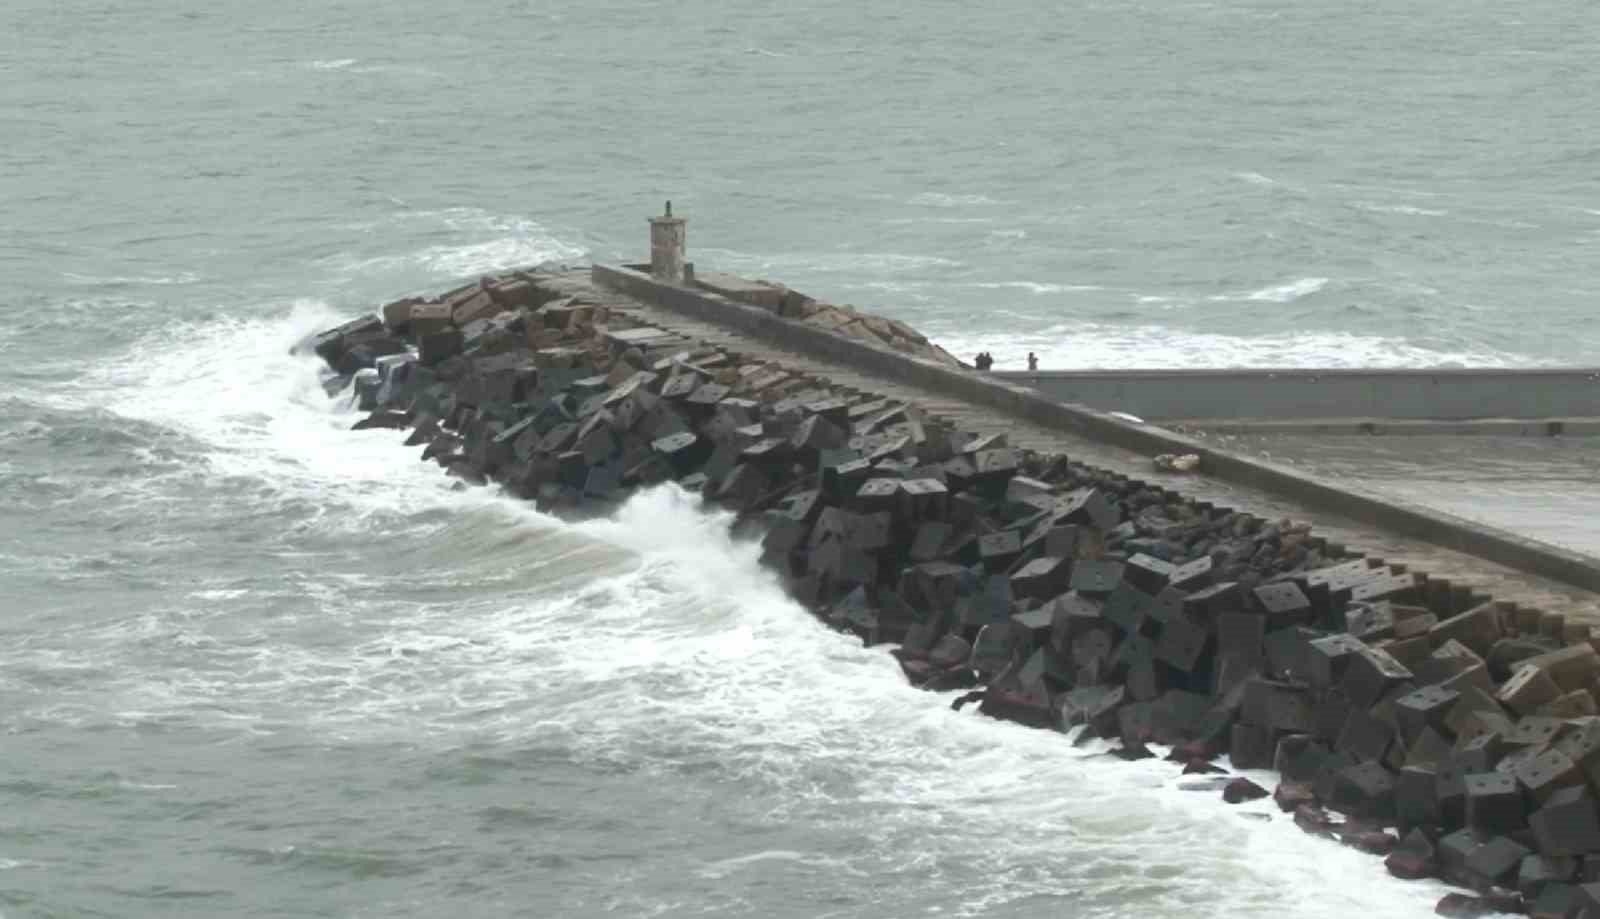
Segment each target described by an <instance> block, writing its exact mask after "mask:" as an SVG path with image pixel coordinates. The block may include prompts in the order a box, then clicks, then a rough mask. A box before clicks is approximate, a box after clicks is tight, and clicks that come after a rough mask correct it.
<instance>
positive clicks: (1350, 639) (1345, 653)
mask: <svg viewBox="0 0 1600 919" xmlns="http://www.w3.org/2000/svg"><path fill="white" fill-rule="evenodd" d="M1364 647H1365V646H1364V645H1363V644H1362V643H1361V641H1360V640H1359V639H1357V638H1356V637H1355V636H1353V635H1349V634H1346V633H1343V632H1340V633H1338V634H1335V635H1328V636H1326V637H1323V638H1317V639H1313V640H1312V641H1311V642H1309V643H1308V645H1307V651H1306V654H1305V675H1306V677H1307V679H1308V680H1309V681H1310V682H1311V685H1313V686H1317V687H1319V688H1322V689H1328V688H1331V687H1333V686H1336V685H1338V684H1339V683H1340V682H1341V681H1342V680H1343V679H1344V673H1345V669H1346V667H1347V666H1348V665H1349V663H1350V659H1351V655H1353V654H1355V653H1357V652H1359V651H1361V650H1362V649H1363V648H1364Z"/></svg>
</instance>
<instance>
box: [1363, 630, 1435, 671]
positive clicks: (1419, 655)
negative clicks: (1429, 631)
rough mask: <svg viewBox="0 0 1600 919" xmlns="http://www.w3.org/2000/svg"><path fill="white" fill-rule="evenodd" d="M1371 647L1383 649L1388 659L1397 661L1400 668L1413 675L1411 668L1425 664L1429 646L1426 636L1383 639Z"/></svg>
mask: <svg viewBox="0 0 1600 919" xmlns="http://www.w3.org/2000/svg"><path fill="white" fill-rule="evenodd" d="M1372 647H1375V648H1381V649H1383V650H1384V651H1386V652H1387V653H1388V654H1389V656H1390V657H1392V658H1394V659H1395V660H1397V661H1399V662H1400V666H1402V667H1404V668H1406V669H1407V670H1412V672H1413V674H1415V671H1414V670H1413V668H1415V667H1417V666H1419V665H1421V664H1424V663H1426V662H1427V660H1428V653H1429V650H1430V647H1431V646H1430V645H1429V644H1428V637H1427V636H1426V635H1419V636H1417V637H1415V638H1406V639H1398V638H1385V639H1383V640H1382V641H1379V642H1376V643H1374V644H1373V645H1372Z"/></svg>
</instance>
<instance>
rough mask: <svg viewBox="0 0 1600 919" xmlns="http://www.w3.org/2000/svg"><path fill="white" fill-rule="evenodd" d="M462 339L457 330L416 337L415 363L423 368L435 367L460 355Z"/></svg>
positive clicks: (445, 330)
mask: <svg viewBox="0 0 1600 919" xmlns="http://www.w3.org/2000/svg"><path fill="white" fill-rule="evenodd" d="M461 346H462V338H461V332H460V330H458V329H452V328H446V329H440V330H439V331H437V332H429V333H427V334H424V335H419V336H417V361H418V362H419V363H421V364H422V365H423V366H424V367H435V366H438V365H439V364H442V363H444V361H446V360H447V359H449V358H452V357H455V356H456V355H458V354H460V353H461Z"/></svg>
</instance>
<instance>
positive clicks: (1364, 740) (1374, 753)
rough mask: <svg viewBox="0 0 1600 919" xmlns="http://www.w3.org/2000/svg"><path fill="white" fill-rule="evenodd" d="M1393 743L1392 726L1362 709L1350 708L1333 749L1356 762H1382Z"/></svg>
mask: <svg viewBox="0 0 1600 919" xmlns="http://www.w3.org/2000/svg"><path fill="white" fill-rule="evenodd" d="M1392 743H1394V726H1393V725H1391V724H1389V722H1387V721H1385V720H1383V719H1382V718H1379V717H1377V716H1375V715H1373V714H1372V713H1371V712H1369V711H1367V710H1366V709H1364V708H1352V709H1351V710H1350V713H1349V715H1348V716H1346V718H1345V722H1344V728H1343V729H1342V730H1341V731H1340V732H1339V738H1338V740H1337V741H1335V742H1334V745H1333V746H1334V749H1335V750H1339V751H1340V752H1342V753H1346V754H1349V756H1350V757H1351V758H1352V759H1354V760H1356V761H1358V762H1364V761H1368V760H1382V759H1383V758H1384V757H1385V756H1387V755H1388V753H1389V745H1390V744H1392Z"/></svg>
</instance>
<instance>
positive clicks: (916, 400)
mask: <svg viewBox="0 0 1600 919" xmlns="http://www.w3.org/2000/svg"><path fill="white" fill-rule="evenodd" d="M641 279H642V280H641ZM556 283H557V285H558V286H559V287H561V289H562V290H563V292H565V293H567V294H570V295H573V296H581V297H582V298H583V299H585V300H586V301H589V302H593V303H596V304H599V305H603V306H605V307H606V308H607V309H608V310H611V311H616V312H621V313H624V314H626V315H628V316H629V317H631V318H633V319H635V320H637V321H638V322H641V323H644V324H647V325H651V326H654V327H657V328H660V329H663V330H666V331H670V332H672V333H675V334H677V335H681V336H683V337H685V338H687V339H690V340H692V341H697V342H706V343H709V344H712V345H716V346H718V347H722V348H725V349H727V350H729V351H731V352H736V353H738V354H740V355H742V356H744V357H745V358H746V359H748V360H754V361H761V362H766V363H771V364H775V365H778V366H780V367H782V368H784V369H787V370H790V371H792V372H796V373H801V374H805V375H809V376H813V377H817V378H824V379H826V380H828V381H830V382H831V383H833V384H834V385H838V386H844V387H848V388H851V389H855V390H859V391H861V392H863V393H873V394H875V395H877V396H881V397H885V398H890V399H893V400H896V401H901V402H906V403H910V404H914V405H916V406H919V407H920V408H921V409H922V410H923V411H925V412H926V413H927V414H928V415H930V416H932V417H934V418H936V419H940V420H943V421H946V422H948V423H949V424H950V425H951V426H952V427H954V428H956V429H959V430H965V431H972V432H976V433H979V434H993V433H1002V432H1003V433H1005V434H1006V435H1007V437H1008V438H1009V441H1010V443H1011V444H1012V446H1016V447H1021V448H1024V449H1029V450H1036V451H1040V452H1048V453H1065V454H1066V455H1068V456H1070V457H1071V458H1073V459H1074V460H1076V461H1079V462H1083V463H1087V464H1090V465H1093V466H1098V467H1101V468H1103V469H1107V470H1110V471H1113V472H1116V473H1119V474H1122V475H1126V476H1128V477H1130V478H1136V479H1142V480H1144V481H1147V482H1151V483H1155V484H1159V485H1162V486H1164V487H1166V488H1169V489H1172V490H1174V491H1179V492H1181V493H1183V494H1185V495H1188V496H1191V497H1193V498H1196V499H1199V500H1203V501H1209V502H1211V503H1213V504H1215V505H1219V506H1226V507H1232V508H1235V509H1238V510H1241V511H1247V512H1249V513H1252V514H1255V515H1257V516H1259V517H1264V518H1271V519H1277V518H1289V519H1292V520H1296V521H1309V522H1312V523H1313V524H1314V525H1315V532H1316V533H1317V534H1318V535H1320V536H1322V537H1323V538H1325V539H1327V540H1328V541H1329V542H1333V543H1340V544H1343V545H1344V546H1346V547H1347V548H1348V549H1350V550H1352V551H1356V552H1361V553H1364V554H1366V555H1369V556H1374V557H1377V558H1381V559H1383V560H1384V561H1385V562H1387V563H1389V564H1396V563H1399V564H1404V565H1405V566H1406V567H1407V569H1408V570H1411V571H1417V572H1424V573H1426V574H1427V575H1428V576H1429V578H1430V580H1439V579H1444V580H1447V581H1449V582H1450V583H1451V584H1452V586H1453V587H1454V588H1456V589H1458V590H1459V589H1460V588H1461V587H1462V586H1466V587H1470V588H1471V590H1472V591H1473V592H1474V593H1479V594H1489V595H1492V596H1493V597H1494V598H1495V599H1497V600H1500V601H1503V602H1514V603H1516V604H1518V605H1519V606H1523V607H1534V608H1538V609H1543V610H1549V611H1552V612H1555V611H1559V612H1564V613H1566V615H1567V617H1568V620H1569V621H1574V620H1581V621H1585V622H1588V623H1590V624H1594V625H1600V594H1596V593H1595V592H1593V590H1592V589H1589V588H1590V587H1591V586H1592V583H1596V582H1600V559H1593V558H1590V557H1588V556H1583V555H1581V554H1579V553H1575V552H1570V551H1566V550H1561V549H1558V548H1557V547H1553V546H1548V547H1547V546H1543V545H1542V544H1538V543H1536V542H1534V541H1530V540H1521V539H1520V538H1518V537H1515V536H1513V535H1512V534H1509V533H1504V532H1501V531H1496V530H1493V528H1489V527H1484V528H1483V530H1484V531H1485V532H1486V533H1488V534H1489V535H1490V536H1491V537H1493V539H1499V540H1510V541H1511V542H1512V543H1514V544H1515V545H1514V546H1513V548H1515V549H1518V550H1519V551H1516V552H1512V553H1509V554H1511V555H1516V556H1517V560H1518V561H1520V560H1522V559H1524V558H1526V557H1532V558H1534V560H1535V563H1536V564H1537V563H1540V562H1541V560H1542V559H1544V558H1545V556H1546V555H1548V557H1549V558H1550V559H1553V560H1554V561H1555V562H1556V563H1559V564H1558V565H1557V566H1556V567H1557V568H1558V569H1559V570H1562V571H1566V572H1571V573H1573V575H1574V576H1571V577H1565V578H1559V579H1558V578H1555V577H1547V576H1543V575H1540V574H1535V573H1530V572H1529V571H1528V570H1526V568H1527V567H1528V566H1527V565H1519V566H1517V567H1513V566H1512V565H1507V564H1502V563H1500V562H1499V561H1496V560H1494V559H1493V558H1490V557H1484V556H1485V555H1488V554H1489V553H1483V554H1471V553H1469V552H1463V551H1457V550H1454V549H1451V548H1446V547H1444V546H1441V545H1436V544H1434V543H1432V542H1429V541H1427V540H1424V539H1418V538H1415V537H1413V536H1408V535H1405V534H1403V533H1400V532H1395V531H1394V530H1391V529H1389V528H1387V527H1383V526H1375V525H1372V524H1370V523H1363V522H1360V521H1358V520H1355V519H1352V518H1351V517H1347V516H1343V515H1341V514H1340V513H1339V512H1338V511H1337V510H1336V509H1334V508H1330V507H1329V506H1327V505H1326V503H1325V502H1326V499H1324V501H1317V502H1307V501H1302V500H1297V499H1295V498H1293V497H1287V496H1285V495H1284V494H1283V493H1282V492H1280V491H1276V490H1268V489H1264V488H1255V487H1250V486H1247V485H1243V484H1240V483H1238V482H1236V481H1226V480H1224V479H1222V478H1217V477H1213V476H1209V475H1203V474H1202V475H1188V474H1172V473H1163V472H1159V471H1157V470H1155V469H1154V468H1153V466H1152V463H1151V459H1152V454H1151V453H1150V452H1141V451H1140V450H1136V449H1130V448H1128V447H1124V446H1118V445H1114V444H1111V443H1107V442H1105V441H1103V440H1100V439H1097V438H1095V437H1093V436H1088V435H1086V434H1085V433H1082V432H1080V431H1075V430H1071V429H1069V428H1068V427H1067V426H1066V425H1059V426H1058V425H1053V424H1052V425H1046V424H1041V423H1039V422H1038V421H1036V420H1031V419H1030V418H1028V417H1024V416H1023V415H1021V414H1019V413H1011V412H1006V411H1004V410H1002V409H999V408H996V407H994V406H991V405H985V404H980V403H978V402H976V401H968V400H963V399H960V398H956V397H953V396H951V395H948V394H945V393H941V392H939V391H935V390H933V389H931V388H924V387H921V386H918V385H915V384H912V383H908V382H906V381H904V380H903V379H896V376H897V374H895V373H893V372H892V371H891V372H885V373H882V374H878V373H873V372H870V371H868V370H867V369H865V368H864V367H863V366H862V362H860V361H857V360H849V359H840V358H838V357H837V356H836V355H829V354H824V353H821V352H822V351H823V350H825V349H826V350H832V347H831V346H825V347H819V346H818V345H819V342H818V341H817V340H816V339H815V337H814V336H808V335H800V334H791V333H790V332H789V331H788V330H786V329H785V326H793V325H798V323H785V322H781V321H780V322H775V323H757V324H756V325H755V326H752V323H751V321H750V319H749V317H748V316H746V315H745V314H746V313H748V312H749V311H750V310H751V309H752V308H750V307H746V306H742V305H740V304H735V303H732V302H727V303H725V304H723V305H719V304H717V303H716V300H717V299H718V298H716V297H715V296H707V295H703V294H700V293H699V292H696V291H689V290H687V289H683V288H678V289H674V290H670V291H659V290H655V289H653V288H652V285H651V284H650V282H649V279H648V276H647V275H642V274H639V273H637V272H633V271H630V270H628V269H615V268H607V267H604V266H597V267H595V268H594V269H593V270H588V269H585V270H573V271H568V272H565V273H563V274H562V275H561V276H560V278H559V280H558V281H557V282H556ZM619 288H623V289H619ZM624 289H627V290H628V291H629V292H624ZM655 294H660V295H655ZM680 294H682V295H683V296H679V295H680ZM708 304H710V308H708ZM724 316H725V321H721V320H723V319H724ZM884 357H885V358H886V363H887V359H893V358H896V357H898V356H897V355H894V354H892V353H890V352H885V355H884ZM886 369H887V368H886ZM1152 430H1153V431H1156V432H1158V433H1159V435H1166V434H1167V432H1164V431H1161V429H1152ZM1361 500H1362V501H1365V502H1368V503H1370V502H1372V501H1373V500H1374V498H1373V497H1372V496H1363V497H1362V498H1361ZM1378 500H1381V499H1378ZM1401 510H1407V509H1406V508H1404V507H1403V506H1402V508H1401ZM1408 512H1409V511H1408ZM1452 524H1453V525H1455V526H1458V527H1461V526H1464V527H1467V528H1469V529H1470V528H1472V527H1473V526H1474V525H1473V524H1472V523H1471V522H1470V521H1462V520H1452ZM1524 550H1525V551H1524ZM1590 572H1592V573H1593V574H1594V576H1595V579H1594V581H1591V582H1589V583H1587V584H1586V583H1585V582H1586V581H1588V580H1589V574H1590ZM1579 585H1584V586H1579Z"/></svg>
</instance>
